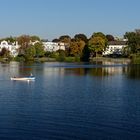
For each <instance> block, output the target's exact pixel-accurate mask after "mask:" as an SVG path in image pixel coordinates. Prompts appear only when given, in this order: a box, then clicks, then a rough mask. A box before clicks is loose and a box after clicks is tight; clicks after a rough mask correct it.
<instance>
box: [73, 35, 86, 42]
mask: <svg viewBox="0 0 140 140" xmlns="http://www.w3.org/2000/svg"><path fill="white" fill-rule="evenodd" d="M74 39H75V40H82V41H84V42H85V43H87V41H88V39H87V37H86V35H84V34H76V35H75V36H74Z"/></svg>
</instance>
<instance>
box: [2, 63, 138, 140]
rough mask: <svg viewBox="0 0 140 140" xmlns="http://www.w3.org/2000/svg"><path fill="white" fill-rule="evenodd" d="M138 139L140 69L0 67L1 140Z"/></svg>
mask: <svg viewBox="0 0 140 140" xmlns="http://www.w3.org/2000/svg"><path fill="white" fill-rule="evenodd" d="M30 73H32V74H34V75H35V77H36V80H35V81H31V82H26V81H11V80H10V77H11V76H26V75H29V74H30ZM138 139H140V65H124V64H111V65H108V64H107V65H100V64H99V65H98V64H96V65H95V64H90V65H89V64H72V63H37V64H21V63H17V62H11V63H10V64H0V140H138Z"/></svg>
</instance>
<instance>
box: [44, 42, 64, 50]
mask: <svg viewBox="0 0 140 140" xmlns="http://www.w3.org/2000/svg"><path fill="white" fill-rule="evenodd" d="M42 43H43V46H44V48H45V51H49V52H56V51H58V50H64V51H65V43H60V42H59V43H56V42H49V41H48V42H42Z"/></svg>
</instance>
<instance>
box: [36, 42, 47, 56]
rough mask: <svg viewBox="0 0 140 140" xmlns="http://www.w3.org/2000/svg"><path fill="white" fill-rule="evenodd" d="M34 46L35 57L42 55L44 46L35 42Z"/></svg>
mask: <svg viewBox="0 0 140 140" xmlns="http://www.w3.org/2000/svg"><path fill="white" fill-rule="evenodd" d="M34 48H35V50H36V56H37V57H41V56H44V54H45V51H44V47H43V45H42V43H35V44H34Z"/></svg>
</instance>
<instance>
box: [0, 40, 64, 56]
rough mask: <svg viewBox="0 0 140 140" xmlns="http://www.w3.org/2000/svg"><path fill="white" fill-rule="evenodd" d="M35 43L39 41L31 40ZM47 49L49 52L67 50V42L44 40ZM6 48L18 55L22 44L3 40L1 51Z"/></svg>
mask: <svg viewBox="0 0 140 140" xmlns="http://www.w3.org/2000/svg"><path fill="white" fill-rule="evenodd" d="M35 43H38V41H35V42H31V44H32V45H34V44H35ZM42 43H43V46H44V49H45V51H49V52H55V51H58V50H65V44H64V43H60V42H59V43H55V42H42ZM3 48H6V49H7V50H9V51H10V54H11V56H13V57H16V56H17V55H18V49H19V48H20V45H19V44H18V42H17V41H16V42H14V43H11V42H9V41H5V40H3V41H1V42H0V51H1V50H2V49H3Z"/></svg>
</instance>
